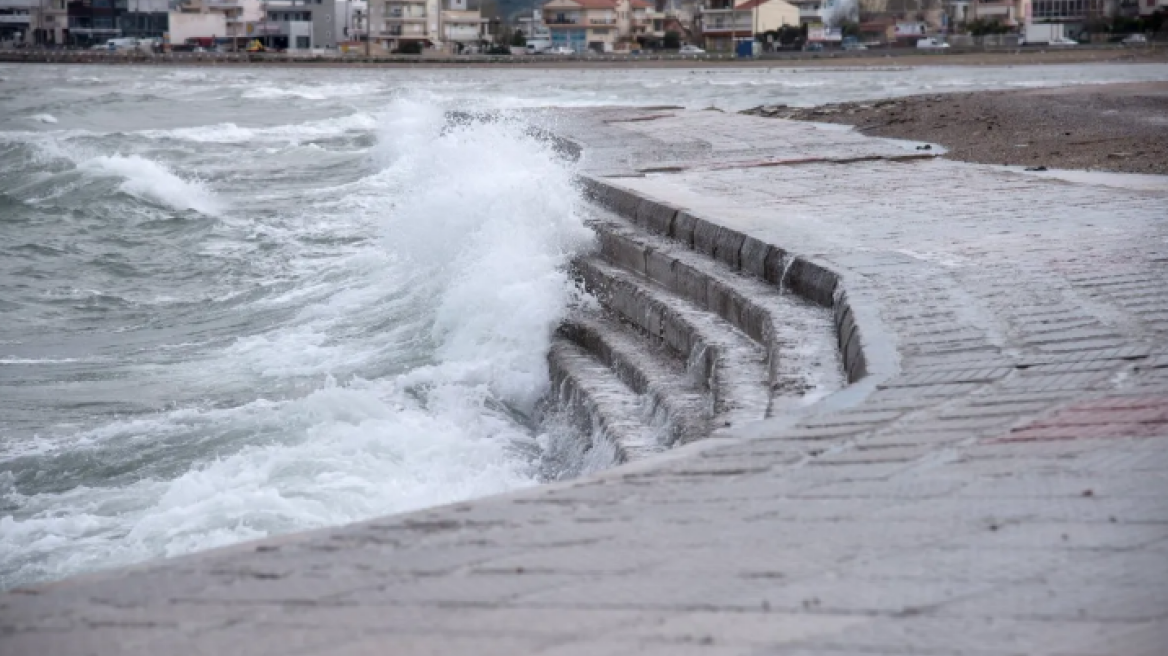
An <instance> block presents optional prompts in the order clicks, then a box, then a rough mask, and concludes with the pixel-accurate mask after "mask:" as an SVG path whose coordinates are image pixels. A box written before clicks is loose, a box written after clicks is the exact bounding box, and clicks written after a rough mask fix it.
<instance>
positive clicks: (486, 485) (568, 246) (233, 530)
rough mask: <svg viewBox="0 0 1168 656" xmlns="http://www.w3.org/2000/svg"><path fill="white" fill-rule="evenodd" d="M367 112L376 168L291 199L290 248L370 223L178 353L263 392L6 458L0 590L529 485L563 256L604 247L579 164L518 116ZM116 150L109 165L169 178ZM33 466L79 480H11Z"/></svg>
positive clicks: (195, 368) (182, 373) (212, 380)
mask: <svg viewBox="0 0 1168 656" xmlns="http://www.w3.org/2000/svg"><path fill="white" fill-rule="evenodd" d="M372 120H373V122H374V125H376V126H377V130H376V132H377V144H376V146H374V147H373V148H372V149H371V150H370V151H369V153H368V155H369V160H368V162H367V164H368V170H367V171H366V174H365V175H364V176H363V177H362V179H361V180H360V181H359V182H357V183H354V184H352V185H349V186H347V187H345V188H343V189H338V190H337V192H336V197H335V198H333V199H330V201H329V203H323V202H316V201H314V202H313V203H310V204H307V205H308V206H306V207H299V208H297V209H298V211H301V212H303V225H302V227H300V228H295V226H296V225H298V224H299V223H298V222H299V221H301V217H300V215H298V214H292V215H291V216H288V217H287V218H286V229H287V230H289V232H290V234H289V235H288V240H289V241H295V240H296V239H297V238H298V237H299V236H302V235H303V234H310V235H312V236H320V235H321V234H322V230H325V229H328V230H332V231H333V234H336V235H337V236H339V237H344V236H346V235H347V234H349V233H353V232H358V233H361V234H364V235H366V236H367V238H366V239H364V240H362V241H360V242H357V243H359V244H360V248H358V247H356V246H354V247H353V248H351V249H348V251H347V254H346V255H344V256H343V257H339V258H337V259H335V260H332V261H329V263H328V264H327V265H325V264H321V263H320V262H321V260H319V259H318V258H316V257H314V258H311V259H308V260H305V261H304V262H303V263H300V264H296V265H294V266H293V268H294V269H295V270H296V271H297V274H296V275H297V284H296V287H295V288H294V289H292V290H290V291H289V293H287V294H282V295H281V296H280V297H279V298H275V299H273V298H269V299H266V301H267V302H268V303H273V302H275V303H279V304H281V305H282V306H284V307H287V308H288V309H290V310H294V312H293V313H292V314H291V316H290V318H287V319H283V320H281V321H280V322H279V323H278V324H277V325H274V326H272V327H270V328H267V329H264V330H262V331H260V332H258V333H255V334H252V335H251V336H238V337H237V338H236V339H234V340H233V341H230V342H229V343H228V344H226V345H216V346H207V347H195V348H196V349H198V348H203V349H204V350H203V351H199V352H198V353H197V354H195V355H193V356H191V359H189V360H186V361H183V362H181V363H177V364H173V365H168V366H171V369H169V370H168V372H166V375H167V376H168V377H169V378H173V379H175V380H178V381H182V382H183V383H184V385H185V386H186V387H188V388H189V387H190V386H196V385H197V386H206V387H207V389H208V390H213V392H214V393H215V394H220V395H221V394H224V393H225V392H224V390H236V391H237V392H238V393H240V394H251V398H250V400H247V401H246V402H241V403H235V404H231V405H226V406H221V405H218V404H210V403H208V404H206V405H204V404H193V405H188V406H185V407H180V408H176V409H172V410H169V411H166V412H160V413H157V414H154V415H149V416H142V417H137V418H127V419H120V420H114V421H110V422H108V423H106V424H105V425H101V426H97V427H95V428H92V429H88V430H85V431H78V432H75V433H71V434H67V435H60V436H56V437H52V440H55V442H54V443H55V444H57V445H58V446H57V447H56V448H54V447H52V446H49V445H46V444H45V443H44V440H41V441H39V442H37V450H36V453H38V454H40V455H35V454H34V455H23V454H25V453H27V451H22V452H18V453H11V454H8V456H9V457H12V458H16V459H19V458H38V459H39V460H38V461H37V462H36V463H35V466H28V467H19V466H16V465H15V464H11V463H15V462H16V461H15V460H10V461H9V463H10V465H11V466H4V465H3V463H0V507H4V508H15V509H17V510H15V511H8V512H9V513H10V515H9V516H7V517H2V518H0V587H8V586H12V585H16V584H21V583H27V582H30V581H35V580H42V579H50V578H59V577H62V576H66V575H68V574H71V573H75V572H79V571H85V570H92V569H97V568H104V567H114V566H118V565H123V564H128V563H132V562H136V561H139V560H143V559H146V558H151V557H158V556H171V555H177V554H181V553H187V552H190V551H195V550H199V549H206V548H210V547H215V546H220V545H225V544H230V543H233V542H237V541H240V540H246V539H251V538H258V537H262V536H267V535H272V534H276V533H282V532H287V531H294V530H304V529H310V528H317V527H322V526H328V525H335V524H340V523H345V522H352V521H357V520H361V519H366V518H369V517H373V516H378V515H384V514H389V513H395V512H403V511H408V510H413V509H417V508H423V507H428V506H433V505H436V504H442V503H449V502H454V501H458V500H462V499H466V498H471V497H476V496H482V495H487V494H493V493H500V492H504V491H507V490H512V489H516V488H518V487H522V486H527V485H532V484H534V483H535V482H536V478H535V467H534V465H533V463H531V462H530V461H529V460H528V459H527V458H526V457H525V456H522V455H520V453H519V452H518V451H517V450H516V446H515V445H516V444H523V445H530V444H534V443H536V442H537V441H538V440H539V436H538V435H537V434H536V433H537V432H538V429H536V428H535V427H534V426H532V425H531V424H530V423H529V421H528V420H527V419H526V417H528V416H530V414H531V413H532V410H533V409H534V407H535V405H536V403H537V401H538V400H539V399H540V398H541V397H542V396H543V395H544V394H545V393H546V392H547V386H548V375H547V363H546V358H545V354H546V352H547V347H548V345H549V344H550V341H551V338H552V334H553V331H554V328H555V326H556V325H557V324H558V323H559V321H560V320H561V318H562V316H563V314H564V312H565V311H566V308H567V306H568V305H569V303H570V302H571V301H572V300H573V297H574V294H575V293H576V292H575V288H574V285H573V284H572V282H571V280H570V278H569V276H568V274H567V271H566V265H567V263H568V262H569V261H570V258H571V257H573V255H574V254H575V253H577V252H579V251H580V250H581V249H585V248H589V247H590V245H591V239H592V237H591V232H590V231H589V230H587V229H586V227H585V226H584V225H583V218H582V215H581V213H580V212H579V211H578V208H577V204H578V203H579V200H578V193H577V190H576V188H575V186H574V183H573V170H572V168H571V166H570V165H569V164H568V163H566V162H564V161H563V160H562V159H560V158H559V156H558V155H557V154H556V153H555V152H554V150H553V148H552V147H551V146H550V145H549V144H546V143H543V142H540V141H539V140H537V139H535V138H533V137H531V136H529V135H528V134H526V132H525V130H524V128H523V126H522V125H520V124H519V123H517V122H513V121H506V120H504V121H497V122H489V123H474V124H466V125H458V126H450V125H448V124H447V123H446V121H445V119H444V114H443V111H442V108H441V107H438V106H434V105H431V104H427V103H423V102H409V101H399V102H396V103H393V104H391V106H390V107H389V108H388V110H387V111H386V112H385V114H384V115H383V116H382V117H380V118H377V119H372ZM121 159H122V160H124V161H120V162H118V163H116V164H112V165H111V164H110V163H109V162H108V161H107V160H101V164H100V166H101V167H102V169H101V171H102V174H105V172H107V171H109V170H111V169H112V170H116V171H119V172H120V173H118V174H119V175H122V174H129V173H131V172H132V174H133V175H136V176H142V175H144V174H143V171H154V170H155V169H154V168H153V167H151V166H149V165H145V164H143V163H142V162H140V161H133V162H131V161H130V158H121ZM146 175H147V176H148V175H152V173H151V174H146ZM297 231H299V232H297ZM289 252H299V251H289ZM280 257H284V255H280ZM257 307H258V306H257ZM247 311H252V310H251V309H248V308H244V307H240V308H236V309H234V310H233V312H247ZM206 337H207V338H211V337H213V336H211V335H207V336H206ZM209 343H211V344H219V342H217V341H215V340H213V339H211V340H210V342H209ZM208 349H209V350H208ZM151 371H152V373H153V375H160V373H158V372H154V370H151ZM255 390H261V391H260V392H256V391H255ZM265 390H266V391H265ZM49 437H51V436H45V439H48V438H49ZM127 453H132V454H134V462H135V463H136V466H135V467H134V468H133V469H132V470H131V471H128V470H127V468H126V466H125V457H126V456H125V455H124V454H127ZM119 454H120V455H119ZM57 459H59V460H60V461H61V462H59V463H58V462H56V460H57ZM78 459H80V460H78ZM77 462H84V463H87V464H86V467H89V468H90V469H85V467H79V466H78V465H75V464H73V463H77ZM6 469H7V470H9V471H5V470H6ZM32 470H38V471H41V470H43V471H50V472H70V473H69V474H55V475H54V477H49V479H46V480H51V482H49V483H41V482H40V480H41V479H36V478H31V477H25V476H23V475H21V474H14V473H13V472H21V471H24V472H27V471H32ZM60 476H73V477H75V478H74V479H72V480H70V481H68V482H62V481H61V480H60V478H59V477H60ZM38 485H48V486H49V487H47V488H44V487H38Z"/></svg>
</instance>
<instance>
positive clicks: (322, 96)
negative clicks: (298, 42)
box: [242, 83, 378, 100]
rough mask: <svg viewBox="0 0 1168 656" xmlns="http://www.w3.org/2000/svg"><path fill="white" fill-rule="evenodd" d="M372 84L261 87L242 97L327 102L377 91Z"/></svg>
mask: <svg viewBox="0 0 1168 656" xmlns="http://www.w3.org/2000/svg"><path fill="white" fill-rule="evenodd" d="M377 87H378V85H374V84H360V83H352V84H311V85H309V84H304V85H295V86H279V87H274V86H261V87H255V88H251V89H248V90H246V91H244V92H243V94H242V97H244V98H247V99H249V100H273V99H280V98H303V99H305V100H327V99H330V98H352V97H355V96H361V95H366V94H369V93H374V92H376V91H377Z"/></svg>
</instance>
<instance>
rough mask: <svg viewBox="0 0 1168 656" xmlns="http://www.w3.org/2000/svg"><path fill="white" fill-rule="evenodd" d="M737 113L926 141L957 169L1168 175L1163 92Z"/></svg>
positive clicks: (1155, 88)
mask: <svg viewBox="0 0 1168 656" xmlns="http://www.w3.org/2000/svg"><path fill="white" fill-rule="evenodd" d="M747 113H752V114H758V115H763V116H770V117H774V118H786V119H796V120H807V121H817V122H822V123H841V124H846V125H854V126H856V127H857V129H859V130H860V131H861V132H863V133H865V134H870V135H874V136H881V137H894V138H899V139H912V140H915V141H927V142H931V143H937V144H940V145H942V146H944V147H945V148H946V149H947V150H948V154H947V156H948V157H951V158H954V159H959V160H963V161H967V162H980V163H986V164H1003V165H1015V166H1017V165H1021V166H1027V167H1043V166H1044V167H1048V168H1061V169H1087V170H1099V171H1115V172H1124V173H1156V174H1168V83H1163V82H1156V83H1138V84H1107V85H1088V86H1075V87H1059V88H1048V89H1026V90H1018V91H994V92H978V93H962V94H944V95H937V94H930V95H921V96H911V97H907V98H898V99H890V100H881V101H869V102H858V103H841V104H832V105H825V106H822V107H814V108H785V107H781V106H764V107H762V108H756V109H753V110H748V111H747Z"/></svg>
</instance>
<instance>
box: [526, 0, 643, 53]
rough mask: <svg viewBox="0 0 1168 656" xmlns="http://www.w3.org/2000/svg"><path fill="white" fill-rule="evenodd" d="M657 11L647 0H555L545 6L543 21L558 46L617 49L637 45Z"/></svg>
mask: <svg viewBox="0 0 1168 656" xmlns="http://www.w3.org/2000/svg"><path fill="white" fill-rule="evenodd" d="M656 13H657V12H655V11H652V12H651V6H650V5H649V3H648V2H645V1H644V0H551V1H550V2H548V3H547V4H545V5H544V6H543V22H544V24H545V25H547V26H548V30H549V31H550V32H551V38H552V46H554V47H557V48H560V47H566V48H571V49H572V50H575V51H576V52H584V51H585V50H592V51H594V52H613V51H625V50H629V49H630V48H633V47H636V46H637V45H638V43H639V39H643V38H644V37H646V36H647V35H648V34H649V32H650V28H651V27H652V24H653V19H654V16H655V15H656Z"/></svg>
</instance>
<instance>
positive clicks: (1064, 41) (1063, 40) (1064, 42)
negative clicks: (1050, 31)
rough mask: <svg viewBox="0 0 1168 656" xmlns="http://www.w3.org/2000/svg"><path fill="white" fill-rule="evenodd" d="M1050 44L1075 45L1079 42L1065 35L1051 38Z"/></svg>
mask: <svg viewBox="0 0 1168 656" xmlns="http://www.w3.org/2000/svg"><path fill="white" fill-rule="evenodd" d="M1050 45H1052V46H1077V45H1079V42H1078V41H1076V40H1074V39H1068V38H1067V37H1065V36H1064V37H1060V38H1057V39H1053V40H1051V42H1050Z"/></svg>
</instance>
